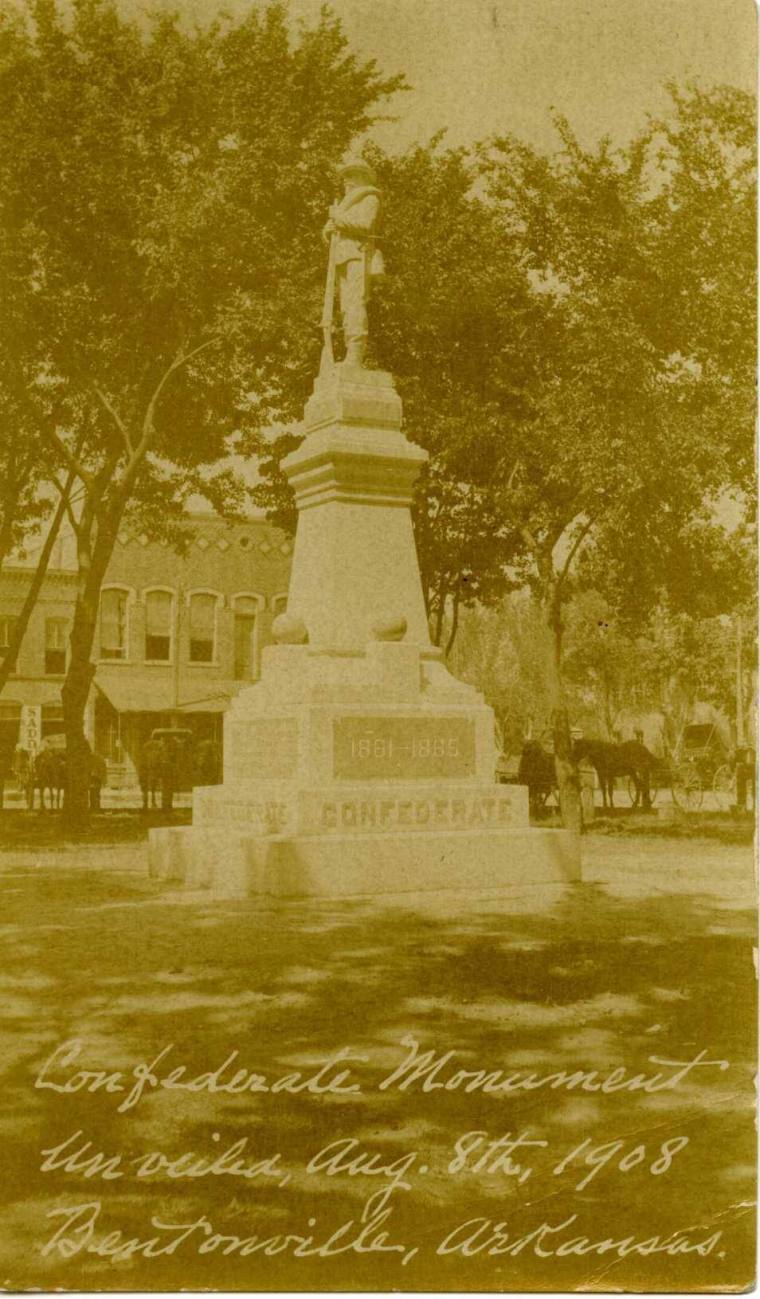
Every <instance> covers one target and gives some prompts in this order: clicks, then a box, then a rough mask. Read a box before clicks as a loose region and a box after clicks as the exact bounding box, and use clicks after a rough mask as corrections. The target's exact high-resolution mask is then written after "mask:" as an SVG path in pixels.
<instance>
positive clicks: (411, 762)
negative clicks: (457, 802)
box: [333, 717, 475, 780]
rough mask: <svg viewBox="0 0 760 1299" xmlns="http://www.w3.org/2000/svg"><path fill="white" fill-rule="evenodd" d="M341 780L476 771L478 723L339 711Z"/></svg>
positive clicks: (336, 757)
mask: <svg viewBox="0 0 760 1299" xmlns="http://www.w3.org/2000/svg"><path fill="white" fill-rule="evenodd" d="M333 774H334V776H335V778H336V779H337V780H394V779H399V778H400V779H406V780H426V779H446V778H449V779H455V780H456V779H458V778H461V777H465V776H473V775H474V774H475V723H474V721H471V720H470V719H469V718H466V717H339V718H337V719H336V721H335V722H334V724H333Z"/></svg>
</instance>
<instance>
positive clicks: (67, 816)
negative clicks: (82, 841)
mask: <svg viewBox="0 0 760 1299" xmlns="http://www.w3.org/2000/svg"><path fill="white" fill-rule="evenodd" d="M93 588H94V589H93ZM99 594H100V584H98V585H97V587H95V585H94V583H91V584H90V583H88V588H87V589H85V590H84V591H82V592H81V593H79V594H78V596H77V603H76V608H75V610H74V625H73V628H72V632H71V642H70V644H71V654H70V658H69V667H68V671H67V673H66V680H65V681H64V683H63V688H62V690H61V698H62V701H63V728H64V731H65V733H66V795H65V799H64V820H65V822H66V825H67V826H68V827H69V828H70V829H72V830H78V829H81V828H82V827H83V826H84V825H86V824H87V821H88V819H89V810H90V809H89V785H90V746H89V744H88V742H87V739H86V736H85V733H84V719H85V713H86V710H87V700H88V699H89V695H90V689H91V687H92V681H93V677H94V676H95V664H94V663H92V662H91V653H92V645H93V641H94V639H95V630H96V627H97V619H98V601H99Z"/></svg>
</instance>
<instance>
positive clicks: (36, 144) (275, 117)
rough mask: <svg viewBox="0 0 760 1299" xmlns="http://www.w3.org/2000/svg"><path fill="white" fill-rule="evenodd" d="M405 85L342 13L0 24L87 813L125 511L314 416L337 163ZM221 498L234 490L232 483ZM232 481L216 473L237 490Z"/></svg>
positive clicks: (79, 2)
mask: <svg viewBox="0 0 760 1299" xmlns="http://www.w3.org/2000/svg"><path fill="white" fill-rule="evenodd" d="M400 84H401V82H400V80H399V79H398V78H385V79H383V78H381V77H380V76H379V75H378V73H377V72H376V70H375V67H374V65H373V64H372V63H364V64H362V63H360V62H359V61H358V60H357V59H356V58H355V57H354V56H353V55H351V54H350V53H349V52H348V50H347V46H346V41H345V38H344V37H343V35H342V32H341V29H340V26H339V24H338V23H337V21H336V20H334V19H333V18H332V17H331V16H330V15H329V14H328V13H327V11H324V12H323V13H322V14H321V16H320V18H319V20H318V22H317V24H316V25H315V26H314V27H313V28H312V29H306V28H303V29H301V30H300V32H299V34H298V36H297V38H296V39H295V40H291V38H290V36H289V33H288V27H287V23H286V16H285V11H284V8H283V7H282V6H281V5H279V4H277V3H273V4H270V5H269V7H268V8H266V9H265V10H264V11H263V12H262V11H259V10H258V9H256V10H251V11H250V12H249V13H248V14H247V15H245V16H244V17H243V18H241V19H240V20H238V21H236V22H232V21H225V22H221V21H220V22H217V23H214V24H212V25H211V26H209V27H207V28H205V29H198V30H195V31H192V32H189V33H188V32H186V31H183V30H182V28H181V27H180V25H179V22H178V20H177V18H176V17H175V16H173V15H170V14H161V13H158V14H156V15H154V16H152V17H149V19H148V22H147V24H146V25H138V24H137V23H134V22H131V21H129V20H127V19H126V18H124V17H123V16H121V15H120V13H119V11H118V10H117V8H116V7H115V5H114V4H112V3H111V2H110V0H76V2H75V3H74V5H73V9H72V12H71V15H70V16H69V15H68V11H67V10H66V9H64V7H63V6H61V8H58V7H57V6H56V0H36V3H33V4H32V5H31V6H30V9H29V11H28V13H27V14H26V15H25V16H24V19H23V20H22V19H13V18H6V19H4V20H3V26H2V29H1V31H0V179H1V180H2V191H3V206H4V228H5V231H6V237H7V239H8V242H9V247H10V248H11V250H12V251H13V252H14V254H15V255H14V256H13V257H11V258H9V259H8V263H7V267H6V269H7V273H8V274H11V273H12V272H11V271H10V269H9V268H10V266H16V267H17V268H18V270H17V279H16V282H15V283H14V284H13V286H12V287H13V291H14V293H16V294H17V295H18V296H19V297H22V298H24V300H25V302H26V304H27V305H28V309H29V313H30V317H31V320H32V322H33V335H34V337H35V339H36V341H37V348H38V352H37V358H36V363H37V368H38V371H39V373H40V374H44V375H45V376H47V378H48V380H49V383H50V384H51V385H52V386H53V387H54V390H55V394H56V419H55V421H54V424H53V425H52V427H51V426H50V425H49V424H45V426H44V429H43V431H44V436H45V437H46V438H47V441H48V444H49V448H50V451H51V453H52V454H53V455H54V457H55V459H56V461H57V464H58V467H59V472H58V474H57V475H55V476H54V478H53V481H54V483H55V484H56V486H57V488H58V489H59V491H61V493H63V492H64V491H65V484H64V483H63V482H61V475H62V474H63V475H68V474H70V475H73V478H74V481H75V482H76V485H77V499H78V505H77V506H76V507H75V508H69V509H68V515H69V521H70V523H71V526H72V528H73V529H74V532H75V534H76V540H77V554H78V582H77V597H76V606H75V611H74V619H73V627H72V632H71V643H70V656H69V668H68V672H67V676H66V680H65V684H64V686H63V703H64V726H65V731H66V739H67V755H68V756H67V761H68V765H69V796H68V800H67V812H68V816H69V817H70V818H71V819H72V820H81V819H82V818H83V816H84V815H85V808H86V795H87V764H88V754H87V746H86V742H85V740H84V712H85V707H86V702H87V698H88V694H89V691H90V688H91V684H92V679H93V675H94V671H95V669H94V664H93V662H92V649H93V643H94V640H95V635H96V628H97V618H98V604H99V592H100V586H101V583H102V580H103V577H104V574H105V571H106V567H107V565H108V561H109V559H110V555H111V552H112V549H113V546H114V542H115V539H116V535H117V533H118V530H119V526H120V522H121V519H122V518H123V516H124V513H125V511H126V510H127V509H128V508H131V506H132V505H133V504H134V503H135V502H136V501H137V502H139V501H140V500H147V501H152V502H153V504H154V506H155V503H156V500H157V499H160V498H161V497H163V499H164V500H165V502H166V503H167V504H168V503H170V502H171V501H172V500H173V499H175V496H176V489H177V484H178V476H179V479H183V478H184V479H185V480H186V476H187V475H188V474H189V475H194V476H195V477H196V479H197V477H198V475H199V472H200V470H201V468H202V466H204V465H212V464H213V463H214V462H216V461H217V460H218V459H219V458H220V457H221V456H222V454H223V453H224V452H225V450H226V449H228V447H229V445H230V439H231V438H232V437H233V435H235V434H237V437H238V442H239V445H240V446H241V447H242V448H243V449H244V450H245V451H246V452H247V453H249V454H250V453H251V452H252V451H254V450H256V449H257V448H258V447H259V446H260V430H261V428H262V427H263V426H264V425H266V424H267V423H269V422H270V421H272V420H273V419H278V418H283V417H288V416H290V415H292V413H293V412H294V411H295V410H296V409H298V407H299V405H300V403H301V402H302V401H303V399H304V396H305V395H306V386H307V383H308V379H309V376H310V374H311V373H312V371H313V368H314V363H315V359H316V356H317V354H318V335H317V331H316V330H315V329H314V321H316V320H317V319H318V314H319V313H318V305H317V304H318V295H319V289H320V282H319V281H320V271H321V248H320V244H319V230H320V220H319V218H320V217H321V215H322V212H323V209H324V207H325V206H326V203H327V199H328V194H329V189H330V183H331V168H332V166H333V165H334V163H335V161H336V159H337V158H339V157H340V155H341V153H342V152H343V151H344V150H345V148H346V147H347V146H348V144H349V142H350V140H351V138H352V136H353V135H354V134H355V133H356V132H358V131H361V130H363V129H364V128H366V126H367V125H368V124H369V122H370V121H371V112H372V108H373V105H374V104H376V103H377V102H379V101H381V100H382V99H383V98H384V97H386V96H387V95H388V94H390V93H391V92H392V91H394V90H395V89H397V88H399V86H400ZM208 486H209V490H214V483H213V482H212V483H211V484H210V485H208ZM229 486H230V484H229V480H226V481H225V480H224V479H222V480H217V482H216V488H217V489H218V490H220V491H221V492H222V494H224V490H225V488H229Z"/></svg>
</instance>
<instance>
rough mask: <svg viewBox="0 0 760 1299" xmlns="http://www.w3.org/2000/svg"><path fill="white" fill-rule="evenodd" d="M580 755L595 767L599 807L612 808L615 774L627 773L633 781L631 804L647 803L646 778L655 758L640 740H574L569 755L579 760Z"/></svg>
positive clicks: (647, 804) (649, 803)
mask: <svg viewBox="0 0 760 1299" xmlns="http://www.w3.org/2000/svg"><path fill="white" fill-rule="evenodd" d="M584 758H586V759H587V760H588V761H589V762H590V763H591V765H592V767H593V768H594V770H595V771H596V774H597V779H598V781H599V786H600V788H601V791H602V806H603V807H605V808H606V807H607V806H608V805H609V807H610V808H611V809H612V808H614V806H615V801H614V790H615V780H616V779H617V777H618V776H628V777H630V779H631V780H632V781H633V784H634V789H635V798H634V801H633V806H634V807H638V806H639V802H641V804H642V806H643V807H645V808H646V807H651V798H650V793H649V781H650V776H651V773H652V771H653V769H654V767H656V765H657V759H656V758H655V756H654V754H653V753H650V751H649V749H648V748H647V747H646V745H645V744H642V743H641V741H640V740H626V741H624V742H623V743H622V744H612V743H610V741H609V740H576V741H575V744H574V745H573V759H574V761H575V762H581V761H583V759H584ZM608 800H609V802H608Z"/></svg>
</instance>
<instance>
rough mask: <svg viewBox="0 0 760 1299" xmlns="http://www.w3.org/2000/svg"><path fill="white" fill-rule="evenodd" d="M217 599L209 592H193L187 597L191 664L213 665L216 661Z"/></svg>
mask: <svg viewBox="0 0 760 1299" xmlns="http://www.w3.org/2000/svg"><path fill="white" fill-rule="evenodd" d="M218 598H219V597H218V596H217V595H215V594H213V592H211V591H194V592H192V593H191V594H190V596H189V605H190V653H189V659H190V662H191V663H213V662H214V661H215V659H216V607H217V602H218Z"/></svg>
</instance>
